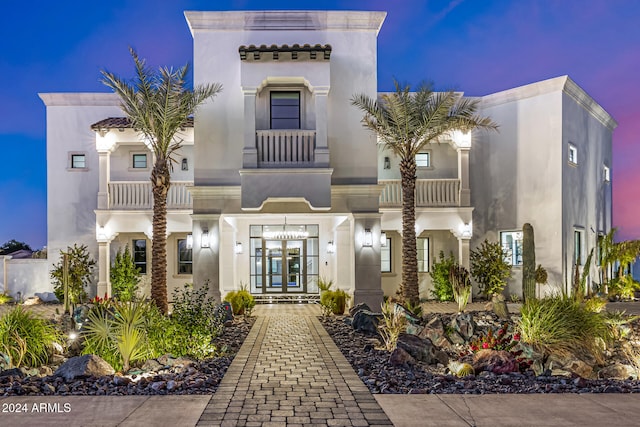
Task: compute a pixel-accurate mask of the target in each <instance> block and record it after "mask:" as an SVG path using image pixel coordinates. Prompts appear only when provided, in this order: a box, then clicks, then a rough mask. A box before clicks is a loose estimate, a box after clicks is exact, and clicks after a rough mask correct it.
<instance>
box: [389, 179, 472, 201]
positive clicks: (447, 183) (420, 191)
mask: <svg viewBox="0 0 640 427" xmlns="http://www.w3.org/2000/svg"><path fill="white" fill-rule="evenodd" d="M378 184H380V185H384V188H383V189H382V193H381V194H380V206H381V207H400V206H402V186H401V182H400V180H399V179H388V180H381V181H378ZM459 205H460V180H459V179H418V180H417V181H416V206H419V207H447V206H459Z"/></svg>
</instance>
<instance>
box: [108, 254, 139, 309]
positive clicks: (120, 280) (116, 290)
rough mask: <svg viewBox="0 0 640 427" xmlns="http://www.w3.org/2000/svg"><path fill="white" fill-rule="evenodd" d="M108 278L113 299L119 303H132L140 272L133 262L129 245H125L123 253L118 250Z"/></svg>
mask: <svg viewBox="0 0 640 427" xmlns="http://www.w3.org/2000/svg"><path fill="white" fill-rule="evenodd" d="M110 277H111V289H112V290H113V296H114V297H116V298H117V299H119V300H120V301H133V300H134V299H135V298H136V293H137V292H138V284H139V283H140V270H139V269H138V267H136V265H135V263H134V261H133V256H132V255H131V252H130V251H129V245H125V247H124V251H122V250H120V249H118V253H117V254H116V259H115V260H114V262H113V266H111V273H110Z"/></svg>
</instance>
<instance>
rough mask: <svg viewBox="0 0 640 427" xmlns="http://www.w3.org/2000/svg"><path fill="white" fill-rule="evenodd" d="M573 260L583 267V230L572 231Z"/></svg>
mask: <svg viewBox="0 0 640 427" xmlns="http://www.w3.org/2000/svg"><path fill="white" fill-rule="evenodd" d="M573 260H574V262H575V263H576V264H578V265H584V230H577V229H574V230H573Z"/></svg>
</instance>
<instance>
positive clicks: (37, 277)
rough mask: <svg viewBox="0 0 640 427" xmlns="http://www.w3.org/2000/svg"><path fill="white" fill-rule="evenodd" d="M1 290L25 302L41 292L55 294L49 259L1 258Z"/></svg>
mask: <svg viewBox="0 0 640 427" xmlns="http://www.w3.org/2000/svg"><path fill="white" fill-rule="evenodd" d="M0 268H2V271H0V290H1V292H7V293H8V294H9V295H11V296H12V297H13V298H14V299H16V298H17V296H18V292H20V297H21V298H22V299H23V300H24V299H25V298H29V297H32V296H34V295H35V294H36V293H40V292H53V285H52V284H51V279H50V276H49V260H47V259H11V257H5V256H0Z"/></svg>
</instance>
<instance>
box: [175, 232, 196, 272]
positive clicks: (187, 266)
mask: <svg viewBox="0 0 640 427" xmlns="http://www.w3.org/2000/svg"><path fill="white" fill-rule="evenodd" d="M178 274H193V253H192V249H190V248H188V245H187V239H178Z"/></svg>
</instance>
